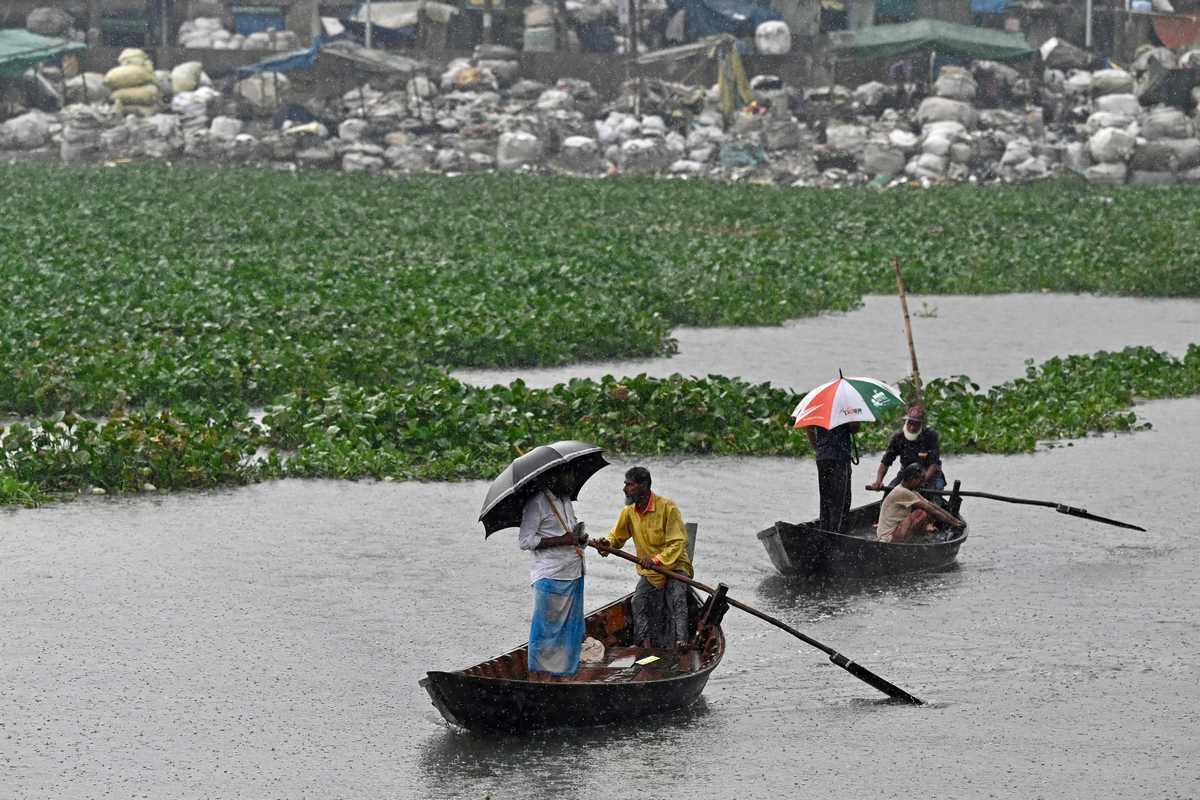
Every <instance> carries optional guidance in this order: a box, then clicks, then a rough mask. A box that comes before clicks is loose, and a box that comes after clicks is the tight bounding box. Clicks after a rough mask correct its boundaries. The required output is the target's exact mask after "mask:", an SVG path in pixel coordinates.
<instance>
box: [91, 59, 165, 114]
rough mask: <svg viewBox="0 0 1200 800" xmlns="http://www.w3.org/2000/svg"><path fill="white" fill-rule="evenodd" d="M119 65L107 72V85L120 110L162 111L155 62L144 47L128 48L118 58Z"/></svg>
mask: <svg viewBox="0 0 1200 800" xmlns="http://www.w3.org/2000/svg"><path fill="white" fill-rule="evenodd" d="M117 64H118V66H115V67H113V68H112V69H110V70H109V71H108V72H107V73H106V74H105V75H104V85H105V86H107V87H108V88H109V90H111V91H112V100H113V103H114V104H115V105H116V107H117V111H118V112H120V113H122V114H123V113H126V112H133V113H135V114H141V115H143V116H149V115H150V114H154V113H155V112H157V111H158V103H159V100H160V99H161V97H162V90H161V89H160V88H159V86H158V82H157V80H156V79H155V76H154V64H153V63H151V61H150V57H149V56H148V55H146V53H145V52H144V51H142V50H138V49H137V48H128V49H125V50H122V51H121V55H120V56H118V57H117Z"/></svg>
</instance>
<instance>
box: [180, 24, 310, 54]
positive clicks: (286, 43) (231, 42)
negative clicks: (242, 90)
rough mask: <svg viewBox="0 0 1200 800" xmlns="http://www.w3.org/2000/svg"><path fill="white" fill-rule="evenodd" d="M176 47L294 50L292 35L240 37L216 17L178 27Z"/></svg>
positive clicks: (267, 33) (275, 33) (269, 32)
mask: <svg viewBox="0 0 1200 800" xmlns="http://www.w3.org/2000/svg"><path fill="white" fill-rule="evenodd" d="M177 40H178V42H179V46H180V47H186V48H191V49H197V50H296V49H297V48H299V47H300V39H299V37H297V36H296V34H295V32H294V31H283V30H266V31H259V32H257V33H250V34H242V33H234V32H233V31H230V30H227V29H226V28H225V27H224V26H223V25H221V20H220V19H218V18H216V17H196V18H195V19H189V20H187V21H185V22H184V23H182V24H181V25H180V26H179V35H178V39H177Z"/></svg>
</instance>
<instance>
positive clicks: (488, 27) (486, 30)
mask: <svg viewBox="0 0 1200 800" xmlns="http://www.w3.org/2000/svg"><path fill="white" fill-rule="evenodd" d="M483 43H484V44H495V43H496V36H495V34H494V33H493V32H492V0H483Z"/></svg>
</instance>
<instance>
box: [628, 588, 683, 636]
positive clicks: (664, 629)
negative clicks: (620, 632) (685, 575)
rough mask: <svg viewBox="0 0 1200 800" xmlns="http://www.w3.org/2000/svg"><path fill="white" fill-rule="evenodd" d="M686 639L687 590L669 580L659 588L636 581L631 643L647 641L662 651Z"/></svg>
mask: <svg viewBox="0 0 1200 800" xmlns="http://www.w3.org/2000/svg"><path fill="white" fill-rule="evenodd" d="M690 638H691V635H690V633H689V631H688V604H687V587H686V586H684V585H683V584H682V583H680V582H679V581H671V580H669V581H667V585H666V586H664V587H663V588H661V589H659V588H658V587H657V586H655V585H654V584H653V583H651V582H650V581H648V580H646V579H645V578H638V582H637V588H636V589H634V590H633V639H634V642H635V643H636V644H638V645H640V644H641V643H642V642H644V641H645V640H646V639H649V640H650V644H651V646H653V647H663V648H666V647H674V646H675V643H676V642H686V641H687V640H688V639H690Z"/></svg>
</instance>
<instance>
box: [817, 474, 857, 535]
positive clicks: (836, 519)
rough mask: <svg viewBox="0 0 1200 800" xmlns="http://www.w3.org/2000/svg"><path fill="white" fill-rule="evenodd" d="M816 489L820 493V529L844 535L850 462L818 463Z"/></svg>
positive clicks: (848, 515) (847, 513) (848, 510)
mask: <svg viewBox="0 0 1200 800" xmlns="http://www.w3.org/2000/svg"><path fill="white" fill-rule="evenodd" d="M817 488H818V489H819V490H820V493H821V529H822V530H826V531H834V532H836V533H845V532H846V522H847V520H848V519H849V517H850V462H849V461H826V460H822V461H818V462H817Z"/></svg>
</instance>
